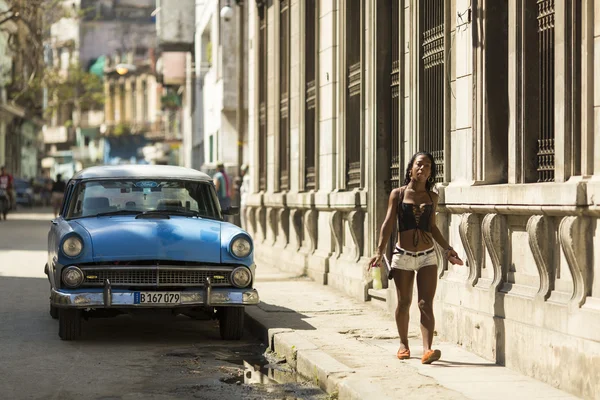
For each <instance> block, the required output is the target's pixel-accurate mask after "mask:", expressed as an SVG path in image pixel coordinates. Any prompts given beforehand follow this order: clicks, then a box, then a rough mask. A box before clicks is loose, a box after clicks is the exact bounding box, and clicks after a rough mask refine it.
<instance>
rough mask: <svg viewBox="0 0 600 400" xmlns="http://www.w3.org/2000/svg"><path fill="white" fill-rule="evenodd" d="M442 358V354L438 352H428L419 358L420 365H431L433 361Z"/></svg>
mask: <svg viewBox="0 0 600 400" xmlns="http://www.w3.org/2000/svg"><path fill="white" fill-rule="evenodd" d="M441 356H442V352H441V351H439V350H428V351H426V352H425V354H423V357H422V358H421V364H431V363H432V362H434V361H437V360H439V359H440V357H441Z"/></svg>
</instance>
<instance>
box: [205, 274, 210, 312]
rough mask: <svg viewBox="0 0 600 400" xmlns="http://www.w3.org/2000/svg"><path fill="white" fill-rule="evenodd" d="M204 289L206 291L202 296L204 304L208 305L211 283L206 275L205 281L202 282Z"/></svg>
mask: <svg viewBox="0 0 600 400" xmlns="http://www.w3.org/2000/svg"><path fill="white" fill-rule="evenodd" d="M204 289H205V290H206V293H204V298H205V299H206V305H207V306H210V295H211V294H212V283H211V281H210V278H209V277H208V276H207V277H206V283H205V284H204Z"/></svg>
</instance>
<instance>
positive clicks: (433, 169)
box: [404, 151, 437, 192]
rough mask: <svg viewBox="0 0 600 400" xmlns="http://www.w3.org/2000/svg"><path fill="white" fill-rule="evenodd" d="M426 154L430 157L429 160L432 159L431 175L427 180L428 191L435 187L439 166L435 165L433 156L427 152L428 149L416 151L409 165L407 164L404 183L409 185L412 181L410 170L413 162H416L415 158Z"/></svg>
mask: <svg viewBox="0 0 600 400" xmlns="http://www.w3.org/2000/svg"><path fill="white" fill-rule="evenodd" d="M421 155H423V156H426V157H427V158H429V161H431V175H430V176H429V179H427V180H426V181H425V188H426V189H427V191H428V192H429V191H431V189H433V186H434V185H435V180H434V179H435V177H436V176H437V168H436V165H435V160H434V159H433V156H432V155H431V154H430V153H428V152H426V151H419V152H418V153H415V154H414V155H413V156H412V157H411V158H410V161H409V162H408V165H407V166H406V175H405V177H404V185H405V186H406V185H408V184H409V183H410V170H411V169H412V167H413V164H414V163H415V160H416V159H417V157H418V156H421ZM430 180H431V181H433V182H431V181H430Z"/></svg>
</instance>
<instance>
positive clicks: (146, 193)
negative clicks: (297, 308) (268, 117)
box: [45, 165, 259, 340]
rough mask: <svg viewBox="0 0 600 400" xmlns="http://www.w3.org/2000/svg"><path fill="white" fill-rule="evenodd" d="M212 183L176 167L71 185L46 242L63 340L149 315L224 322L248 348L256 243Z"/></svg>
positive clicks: (115, 171) (106, 171) (94, 173)
mask: <svg viewBox="0 0 600 400" xmlns="http://www.w3.org/2000/svg"><path fill="white" fill-rule="evenodd" d="M236 211H237V210H236V209H234V208H231V209H229V210H221V209H220V207H219V202H218V200H217V195H216V191H215V188H214V185H213V183H212V181H211V179H210V177H209V176H208V175H206V174H204V173H202V172H199V171H196V170H192V169H187V168H183V167H174V166H152V165H126V166H102V167H91V168H88V169H85V170H83V171H81V172H79V173H77V174H76V175H75V176H74V177H73V178H72V179H71V180H70V181H69V182H68V184H67V188H66V191H65V198H64V202H63V206H62V209H61V211H60V215H59V217H58V218H56V219H55V220H53V221H52V225H51V227H50V232H49V234H48V262H47V265H46V268H45V271H46V274H47V275H48V279H49V281H50V287H51V290H50V315H52V317H53V318H58V320H59V331H58V334H59V336H60V338H61V339H63V340H74V339H77V338H78V337H79V336H80V334H81V325H82V319H84V317H85V319H87V318H89V317H94V316H102V317H105V316H116V315H119V314H122V313H130V314H135V313H136V312H147V311H148V309H155V310H156V309H163V310H166V311H165V312H167V313H173V314H184V315H188V316H190V317H193V318H199V319H203V318H207V319H208V318H214V319H218V320H219V325H220V332H221V337H222V338H223V339H230V340H231V339H240V338H241V336H242V333H243V329H244V306H246V305H255V304H257V303H258V300H259V297H258V293H257V291H256V290H255V289H253V287H252V286H253V283H254V274H255V265H254V261H253V243H252V238H251V237H250V236H249V235H248V233H246V232H245V231H244V230H242V229H240V228H238V227H237V226H235V225H233V224H230V223H228V222H226V221H224V219H223V215H226V214H234V213H235V212H236Z"/></svg>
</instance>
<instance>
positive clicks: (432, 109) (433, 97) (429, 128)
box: [420, 0, 444, 182]
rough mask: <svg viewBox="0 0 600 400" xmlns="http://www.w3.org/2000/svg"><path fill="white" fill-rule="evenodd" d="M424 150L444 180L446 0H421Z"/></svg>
mask: <svg viewBox="0 0 600 400" xmlns="http://www.w3.org/2000/svg"><path fill="white" fill-rule="evenodd" d="M420 12H421V15H420V23H421V33H422V45H421V57H422V64H421V79H422V81H421V91H422V92H421V93H422V94H421V115H422V118H421V149H423V150H425V151H429V152H430V153H431V154H432V155H433V158H434V160H435V165H436V167H437V175H436V176H435V180H436V182H443V181H444V0H421V8H420Z"/></svg>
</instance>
